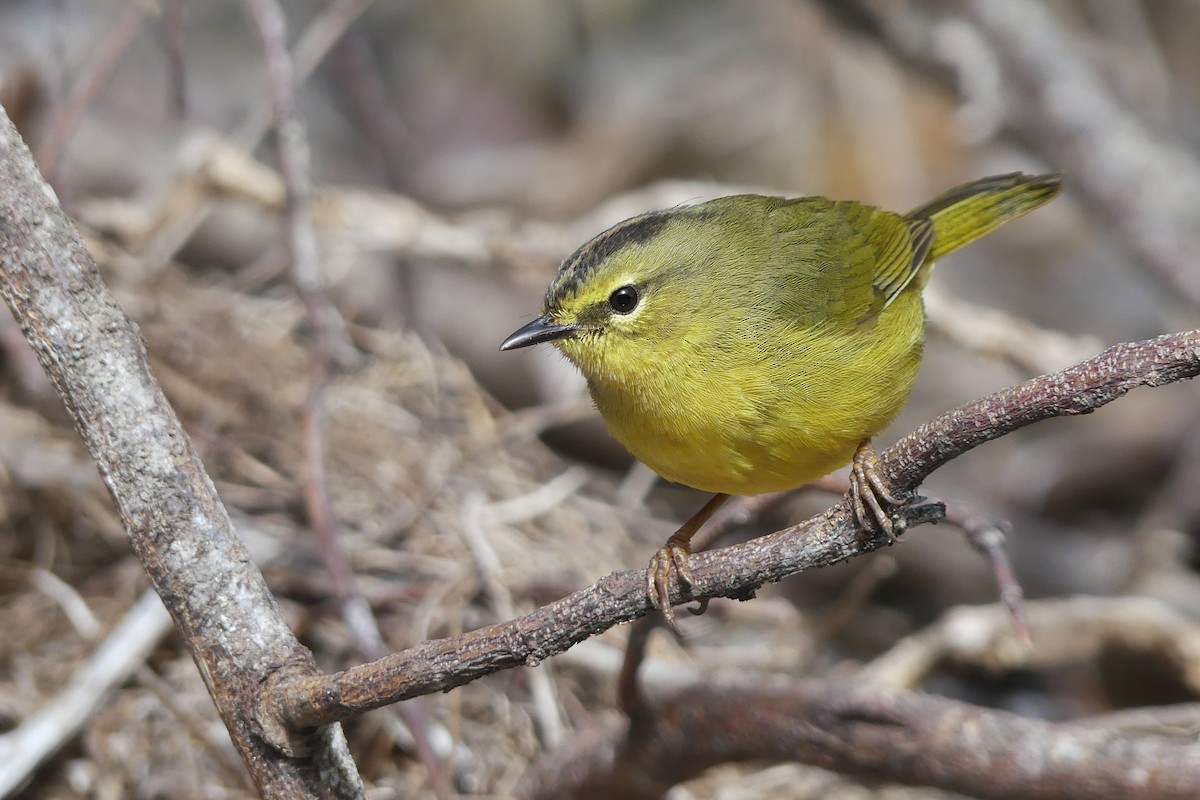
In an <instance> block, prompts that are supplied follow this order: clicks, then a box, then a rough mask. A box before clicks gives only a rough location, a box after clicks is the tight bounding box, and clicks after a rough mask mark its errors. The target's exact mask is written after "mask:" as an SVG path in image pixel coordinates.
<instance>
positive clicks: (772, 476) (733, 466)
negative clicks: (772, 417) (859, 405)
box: [610, 415, 890, 494]
mask: <svg viewBox="0 0 1200 800" xmlns="http://www.w3.org/2000/svg"><path fill="white" fill-rule="evenodd" d="M889 416H890V415H889ZM610 428H611V429H612V431H613V433H614V434H616V436H617V438H618V439H620V440H621V442H622V443H623V444H624V445H625V446H626V447H627V448H629V450H630V452H632V453H633V455H634V456H635V457H637V459H638V460H639V461H641V462H642V463H644V464H646V465H647V466H648V467H650V468H651V469H653V470H654V471H655V472H657V473H658V474H659V475H661V476H662V477H664V478H666V479H667V480H670V481H675V482H676V483H682V484H685V485H687V486H691V487H693V488H696V489H701V490H703V491H707V492H721V493H724V494H760V493H763V492H775V491H782V490H785V489H794V488H796V487H797V486H801V485H803V484H805V483H808V482H809V481H812V480H816V479H817V478H819V477H821V476H822V475H825V474H827V473H829V472H831V471H833V470H835V469H837V468H838V467H840V466H842V465H843V464H845V463H847V462H848V461H849V460H850V459H851V457H852V456H853V454H854V449H855V448H856V447H857V446H858V444H859V442H861V441H862V440H863V439H867V438H870V436H872V435H873V434H875V433H877V432H878V427H877V426H875V425H871V424H869V423H866V422H865V421H864V424H863V425H856V426H853V427H846V426H841V429H840V430H819V429H817V428H815V427H814V426H811V425H805V424H803V423H800V422H797V423H795V424H794V425H790V426H787V427H780V426H774V427H773V428H772V429H771V430H769V431H768V430H765V429H763V428H761V427H759V428H758V429H752V428H751V427H749V426H743V425H741V424H740V421H739V420H736V419H731V418H729V417H723V416H719V415H718V416H715V417H710V418H707V419H696V418H693V420H692V424H691V425H689V426H687V428H686V429H683V428H681V427H680V426H679V425H678V424H677V420H671V421H668V422H667V423H666V424H665V425H664V426H663V427H662V428H659V427H658V426H655V427H654V428H653V429H651V428H646V427H639V429H638V431H637V432H635V433H633V434H632V435H627V434H626V432H625V431H624V430H623V429H622V426H620V425H614V424H612V423H611V422H610ZM664 429H665V430H664Z"/></svg>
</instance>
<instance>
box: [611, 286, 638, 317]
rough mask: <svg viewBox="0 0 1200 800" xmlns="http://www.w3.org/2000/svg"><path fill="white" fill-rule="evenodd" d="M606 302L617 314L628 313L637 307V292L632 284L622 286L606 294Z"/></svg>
mask: <svg viewBox="0 0 1200 800" xmlns="http://www.w3.org/2000/svg"><path fill="white" fill-rule="evenodd" d="M608 304H609V305H610V306H612V310H613V311H615V312H617V313H618V314H628V313H629V312H630V311H633V310H634V309H635V308H637V304H638V293H637V289H635V288H634V287H632V286H622V287H621V288H620V289H617V290H616V291H615V292H613V293H612V294H610V295H609V296H608Z"/></svg>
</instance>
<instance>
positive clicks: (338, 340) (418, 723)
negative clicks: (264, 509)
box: [244, 0, 451, 797]
mask: <svg viewBox="0 0 1200 800" xmlns="http://www.w3.org/2000/svg"><path fill="white" fill-rule="evenodd" d="M244 2H245V4H246V7H247V9H248V10H249V12H250V15H251V17H252V18H253V20H254V23H255V30H256V31H257V33H258V38H259V44H260V46H261V48H262V52H263V59H264V61H265V64H266V70H267V92H268V94H269V96H270V103H271V115H272V119H273V127H274V131H275V145H276V147H275V155H276V159H277V161H278V163H279V173H280V177H282V179H283V183H284V187H285V192H286V201H285V209H284V213H285V215H286V229H287V242H288V251H289V255H290V257H291V264H290V273H291V279H292V283H293V285H294V286H295V287H296V291H297V293H298V294H299V295H300V298H301V300H302V301H303V303H304V309H305V316H306V318H307V321H308V329H309V331H308V332H309V336H310V342H309V347H308V354H309V362H308V391H307V393H306V395H305V398H304V405H303V407H302V408H301V411H300V416H301V429H302V430H301V433H302V438H303V450H304V486H303V498H304V512H305V516H306V517H307V518H308V523H309V525H310V527H311V528H312V530H313V533H314V534H315V535H316V539H317V548H318V552H319V553H320V558H321V562H322V563H323V564H324V566H325V569H326V571H328V572H329V574H330V577H331V578H332V579H333V584H334V591H335V592H336V595H337V599H338V603H339V605H340V607H341V612H342V617H343V619H344V620H345V622H346V625H347V627H348V628H349V629H350V630H351V632H352V633H353V634H354V637H355V640H356V641H357V643H358V647H359V650H360V652H361V653H362V654H363V655H364V657H366V658H368V659H375V658H380V657H382V656H383V655H384V654H385V653H386V652H387V649H386V647H385V645H384V642H383V636H382V634H381V633H380V631H379V625H378V623H377V622H376V620H375V617H374V615H373V614H372V613H371V609H370V606H369V605H368V603H367V602H366V600H365V599H364V598H363V597H362V595H361V594H360V593H359V591H358V588H357V587H356V586H355V581H354V573H353V571H352V570H351V568H350V565H349V563H348V562H347V561H346V556H345V553H344V552H343V550H342V543H341V539H342V534H341V527H340V525H339V523H338V520H337V515H336V514H335V513H334V510H333V504H332V501H331V499H330V494H329V478H328V474H327V472H326V468H325V462H326V456H327V452H328V440H329V424H328V423H329V415H328V407H327V403H328V387H329V380H330V376H331V374H332V372H333V368H334V366H335V364H334V362H335V360H337V358H338V356H339V355H341V354H350V353H351V352H352V348H351V345H350V343H349V341H348V340H347V339H346V336H345V329H344V326H343V322H342V318H341V315H340V314H339V313H338V310H337V308H336V307H335V306H334V305H333V303H331V302H330V300H329V297H328V295H327V294H326V291H325V280H324V276H323V274H322V273H321V267H320V263H319V258H318V252H317V237H316V233H315V231H314V229H313V225H312V214H311V208H310V197H311V194H312V176H311V160H312V159H311V156H310V153H309V149H308V141H307V139H306V137H305V132H304V127H303V126H302V125H301V124H300V120H299V119H298V118H297V116H296V113H295V94H294V86H295V65H294V64H293V62H292V57H291V55H290V54H289V53H288V47H287V24H286V20H285V18H284V15H283V9H282V8H281V7H280V5H279V3H278V2H277V0H244ZM396 713H397V714H398V715H399V716H400V717H401V719H402V720H403V721H404V724H405V726H406V727H407V728H408V729H409V732H410V733H411V734H412V737H413V745H414V748H415V750H416V752H417V755H418V756H419V757H420V759H421V761H422V762H423V763H424V764H425V767H426V770H427V771H428V773H429V779H430V783H431V784H432V785H433V787H434V790H435V792H436V793H437V794H438V795H439V796H441V797H448V796H450V794H451V792H450V785H449V781H448V778H447V775H446V770H445V768H444V765H443V764H442V762H441V760H440V759H439V758H437V756H436V754H435V753H434V751H433V748H432V746H431V744H430V742H429V737H428V735H427V728H428V720H427V719H426V716H425V714H424V713H423V710H422V708H421V707H420V706H418V705H417V704H409V705H406V706H401V707H398V708H397V709H396Z"/></svg>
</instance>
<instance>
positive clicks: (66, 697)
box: [0, 590, 171, 797]
mask: <svg viewBox="0 0 1200 800" xmlns="http://www.w3.org/2000/svg"><path fill="white" fill-rule="evenodd" d="M170 630H171V617H170V616H169V615H168V614H167V612H166V609H164V608H163V604H162V601H161V600H159V599H158V595H156V594H155V593H154V592H153V591H149V590H148V591H146V592H144V593H143V594H142V596H141V597H140V598H139V599H138V601H137V602H136V603H134V604H133V607H132V608H130V609H129V611H128V612H127V613H126V614H125V617H124V618H123V619H122V620H121V622H120V624H118V625H117V627H115V628H113V630H112V632H111V633H109V634H108V636H106V637H105V638H104V641H103V642H102V643H101V644H100V646H99V647H97V648H96V650H95V652H93V653H92V655H91V656H90V657H89V658H88V660H87V661H85V662H84V663H83V664H82V665H80V667H79V668H78V669H77V670H76V671H75V673H74V674H73V675H72V676H71V679H70V681H68V682H67V684H66V686H65V687H63V689H62V691H60V692H59V693H58V695H57V696H56V697H55V698H54V699H53V700H52V701H50V702H49V703H47V704H46V705H44V706H42V707H41V708H40V709H38V710H37V712H36V713H34V714H32V715H30V716H29V717H27V718H26V719H25V720H24V721H23V722H22V723H21V724H20V725H19V726H17V727H16V728H14V729H13V730H11V731H8V732H7V733H5V734H2V735H0V797H8V796H9V793H10V792H12V791H14V790H15V789H16V788H17V787H18V786H20V785H21V784H22V783H24V782H25V780H26V779H27V778H28V777H29V775H30V774H31V773H32V772H33V770H35V769H37V767H38V765H39V764H41V763H42V762H43V761H44V760H46V759H47V758H49V757H50V756H51V755H53V754H54V753H56V752H57V751H58V750H59V748H60V747H62V745H63V743H64V742H66V741H68V740H70V739H71V738H72V737H74V736H75V734H76V733H78V732H79V730H80V728H82V727H83V724H84V723H85V722H87V720H88V719H89V718H90V717H91V716H92V714H93V713H94V712H95V711H96V709H97V708H99V706H100V704H101V703H102V702H104V699H105V698H106V697H108V693H109V691H110V690H112V688H113V687H115V686H117V685H119V684H121V683H122V682H124V681H125V680H126V679H128V677H129V676H130V675H132V674H133V673H134V672H135V671H136V670H137V668H138V667H139V666H140V665H141V664H142V663H143V662H144V661H145V660H146V657H147V656H149V655H150V653H151V651H152V650H154V648H155V647H157V646H158V643H159V642H160V641H161V640H162V638H163V637H164V636H166V635H167V633H168V632H170Z"/></svg>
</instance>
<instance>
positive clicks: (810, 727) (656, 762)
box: [516, 676, 1200, 800]
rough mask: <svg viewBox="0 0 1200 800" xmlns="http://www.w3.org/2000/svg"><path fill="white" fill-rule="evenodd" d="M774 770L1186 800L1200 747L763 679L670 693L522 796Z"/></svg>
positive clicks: (1026, 796)
mask: <svg viewBox="0 0 1200 800" xmlns="http://www.w3.org/2000/svg"><path fill="white" fill-rule="evenodd" d="M984 743H986V746H984ZM1081 754H1089V755H1092V756H1094V757H1088V758H1083V757H1080V756H1081ZM762 760H789V761H799V762H803V763H807V764H814V765H817V766H821V767H824V768H826V769H833V770H836V771H838V772H842V773H847V774H851V775H861V776H865V777H869V778H871V779H874V780H884V781H889V782H895V783H905V784H911V785H921V786H935V787H938V788H942V789H948V790H951V791H957V792H962V793H964V794H969V795H970V796H971V797H980V798H1003V799H1004V800H1008V798H1014V797H1020V798H1022V800H1067V798H1070V799H1071V800H1091V799H1094V800H1124V798H1129V800H1135V799H1136V800H1176V799H1178V800H1184V798H1192V797H1195V791H1196V786H1197V785H1198V784H1200V748H1196V747H1195V746H1194V745H1192V744H1191V743H1190V742H1187V741H1178V740H1174V739H1169V738H1165V737H1157V736H1132V735H1129V734H1126V733H1123V732H1114V731H1111V730H1106V729H1104V728H1101V727H1098V726H1087V727H1084V726H1082V725H1072V726H1067V725H1055V724H1053V723H1049V722H1043V721H1041V720H1033V719H1027V718H1024V717H1019V716H1017V715H1015V714H1010V713H1006V712H1003V711H995V710H989V709H982V708H979V707H977V706H972V705H968V704H966V703H959V702H955V701H952V700H945V699H941V698H937V697H932V696H929V695H921V694H915V693H909V692H897V691H893V690H886V689H878V688H864V687H856V686H852V685H849V684H842V683H836V682H832V681H804V680H794V679H790V678H781V677H769V676H759V677H756V678H753V679H749V680H748V679H746V678H745V677H739V678H737V679H724V680H713V681H706V682H702V683H698V684H694V685H692V686H688V687H685V688H683V689H681V690H678V691H675V692H672V693H670V694H669V695H667V696H665V697H662V698H660V699H657V700H654V701H652V702H651V703H650V705H649V707H648V708H647V710H646V714H645V716H644V717H643V718H642V719H641V721H640V722H639V724H638V725H635V726H631V725H630V724H629V723H627V722H625V721H624V720H609V721H607V722H606V723H604V724H602V725H597V726H596V727H595V728H593V729H591V730H589V731H586V732H585V733H583V734H581V735H580V736H579V737H578V738H577V739H576V740H575V741H574V742H573V743H572V745H571V746H570V748H569V749H567V750H564V751H561V752H557V753H551V754H549V755H548V756H547V757H545V758H544V759H543V760H542V761H541V762H540V763H538V764H535V765H534V766H533V767H532V768H531V769H530V770H529V772H528V773H526V775H525V777H524V778H523V780H522V783H521V785H520V786H519V787H518V789H517V792H516V794H517V796H518V797H521V798H524V800H543V798H556V799H557V798H571V799H572V800H584V799H585V798H587V799H588V800H593V799H595V800H598V799H599V798H605V797H622V798H630V799H631V800H651V799H652V798H658V797H661V796H662V795H663V794H664V793H665V791H666V789H667V788H669V787H670V786H673V785H674V784H676V783H679V782H681V781H684V780H687V779H689V778H692V777H695V776H696V775H699V774H700V773H701V772H702V771H704V770H706V769H708V768H709V767H712V766H714V765H717V764H723V763H729V762H740V761H762Z"/></svg>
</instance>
